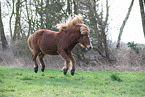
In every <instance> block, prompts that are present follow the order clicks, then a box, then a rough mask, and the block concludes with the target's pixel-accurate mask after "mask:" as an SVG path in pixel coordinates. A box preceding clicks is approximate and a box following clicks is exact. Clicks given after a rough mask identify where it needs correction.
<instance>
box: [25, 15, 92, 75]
mask: <svg viewBox="0 0 145 97" xmlns="http://www.w3.org/2000/svg"><path fill="white" fill-rule="evenodd" d="M58 29H59V32H56V31H51V30H46V29H41V30H38V31H36V32H35V33H34V34H32V35H30V36H29V38H28V40H27V43H28V47H29V49H30V50H31V51H32V52H33V54H32V58H33V61H34V72H35V73H37V71H38V65H37V62H36V59H37V56H38V58H39V60H40V63H41V66H42V67H41V71H42V72H44V70H45V64H44V61H43V57H44V56H45V55H46V54H49V55H61V56H62V58H64V59H65V61H66V64H65V66H64V67H63V73H64V75H66V73H67V71H68V69H69V64H70V61H72V67H71V69H70V70H71V75H74V73H75V59H74V57H73V55H72V50H73V48H74V47H75V46H76V45H77V44H78V43H80V44H81V45H83V46H84V47H85V48H89V49H90V48H92V44H91V41H90V36H89V32H90V30H89V28H88V27H87V26H86V25H85V24H84V23H83V18H82V16H81V15H76V16H75V17H74V18H72V17H69V18H68V20H67V21H66V22H65V23H61V24H59V25H58Z"/></svg>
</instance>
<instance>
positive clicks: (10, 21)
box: [9, 0, 15, 38]
mask: <svg viewBox="0 0 145 97" xmlns="http://www.w3.org/2000/svg"><path fill="white" fill-rule="evenodd" d="M12 2H13V8H12V13H11V16H10V20H9V27H10V36H11V38H12V37H13V34H12V26H11V25H12V17H13V15H14V8H15V6H14V5H15V3H14V0H12Z"/></svg>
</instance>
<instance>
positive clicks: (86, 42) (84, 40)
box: [78, 24, 93, 50]
mask: <svg viewBox="0 0 145 97" xmlns="http://www.w3.org/2000/svg"><path fill="white" fill-rule="evenodd" d="M78 25H79V26H80V33H81V37H80V39H79V43H80V44H82V45H81V46H83V47H85V48H87V49H88V50H89V49H91V48H93V46H92V43H91V41H90V35H89V33H90V29H89V28H88V27H87V26H86V25H85V24H78Z"/></svg>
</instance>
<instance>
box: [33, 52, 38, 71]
mask: <svg viewBox="0 0 145 97" xmlns="http://www.w3.org/2000/svg"><path fill="white" fill-rule="evenodd" d="M37 55H38V53H33V54H32V58H33V62H34V72H35V73H37V72H38V64H37V61H36V58H37Z"/></svg>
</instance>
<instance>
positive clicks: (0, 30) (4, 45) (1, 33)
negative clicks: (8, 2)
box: [0, 1, 8, 50]
mask: <svg viewBox="0 0 145 97" xmlns="http://www.w3.org/2000/svg"><path fill="white" fill-rule="evenodd" d="M0 36H1V42H2V49H3V50H5V49H6V48H7V46H8V42H7V40H6V37H5V33H4V27H3V22H2V17H1V1H0Z"/></svg>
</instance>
